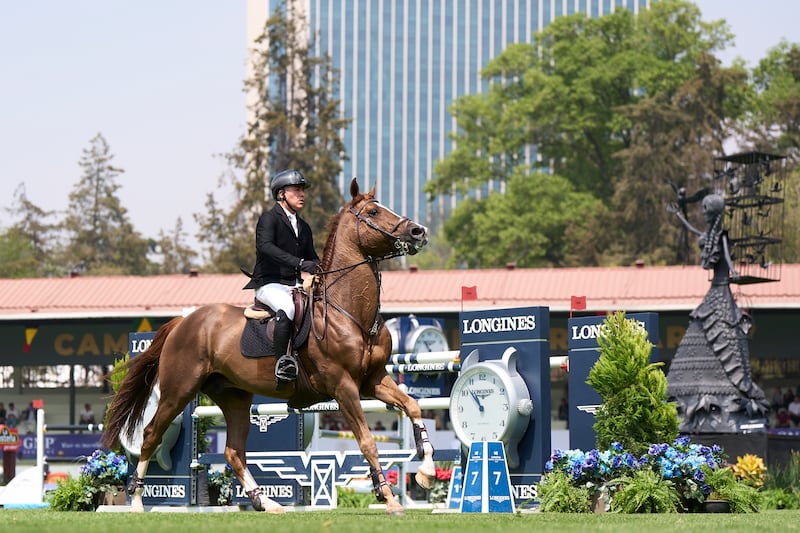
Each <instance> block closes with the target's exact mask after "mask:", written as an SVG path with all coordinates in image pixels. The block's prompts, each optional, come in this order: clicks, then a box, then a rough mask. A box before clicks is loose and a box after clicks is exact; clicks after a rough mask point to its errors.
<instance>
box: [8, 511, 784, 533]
mask: <svg viewBox="0 0 800 533" xmlns="http://www.w3.org/2000/svg"><path fill="white" fill-rule="evenodd" d="M0 531H3V532H8V531H14V532H16V531H30V532H32V533H41V532H50V531H59V532H64V531H80V532H81V533H111V532H116V531H120V532H123V531H124V532H125V533H137V532H143V533H145V532H146V533H151V532H152V533H156V532H158V533H161V532H170V531H174V532H180V533H198V532H200V531H203V532H205V531H211V532H214V533H225V532H231V533H234V532H235V533H245V532H246V533H255V532H266V533H283V532H314V533H317V532H319V533H328V532H330V533H335V532H341V533H362V532H363V533H381V532H386V533H389V532H391V533H398V532H408V533H448V532H453V533H466V532H471V531H475V532H478V531H480V532H487V531H502V533H516V532H519V533H531V532H532V531H545V532H547V533H551V532H553V531H575V532H581V533H583V532H587V531H591V532H595V531H609V532H611V531H613V532H614V533H627V532H630V533H662V532H671V531H674V532H676V533H678V532H679V533H690V532H695V531H696V532H702V533H709V532H712V531H725V532H729V531H742V532H745V531H746V532H748V533H751V532H753V531H757V532H758V533H763V532H765V531H780V532H788V531H800V511H764V512H761V513H757V514H726V515H719V514H674V515H663V514H662V515H622V514H595V515H579V514H558V513H530V514H528V513H526V514H515V515H510V514H509V515H506V514H432V513H431V512H430V511H429V510H426V511H420V510H410V511H407V512H406V514H405V516H386V515H384V514H383V512H382V511H379V510H370V509H337V510H333V511H313V512H288V513H286V514H284V515H278V516H275V515H267V514H263V513H256V512H253V511H244V512H235V513H144V514H135V515H134V514H130V513H76V512H57V511H52V510H47V509H41V510H23V509H4V510H0Z"/></svg>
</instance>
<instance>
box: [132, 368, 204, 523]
mask: <svg viewBox="0 0 800 533" xmlns="http://www.w3.org/2000/svg"><path fill="white" fill-rule="evenodd" d="M184 377H185V376H183V375H181V378H182V379H183V378H184ZM160 386H161V391H162V394H161V399H160V400H159V402H158V408H157V409H156V412H155V414H154V415H153V419H152V420H151V421H150V423H149V424H147V426H145V428H144V438H143V439H142V450H141V453H140V455H139V461H138V463H136V471H135V472H134V475H133V478H132V479H131V480H130V483H129V484H128V492H129V493H130V495H131V511H133V512H143V511H144V504H143V503H142V494H143V493H144V478H145V475H146V474H147V466H148V465H149V464H150V458H151V457H152V456H153V453H154V452H155V451H156V448H158V445H159V444H161V438H162V437H163V435H164V433H165V432H166V431H167V428H169V425H170V424H171V423H172V421H173V420H174V419H175V417H176V416H178V415H179V414H180V413H181V411H183V408H184V407H186V404H188V403H189V402H190V401H191V400H192V399H193V398H194V397H195V395H196V394H197V390H198V389H199V384H196V383H191V380H190V379H188V377H187V378H186V379H185V381H183V382H179V380H178V379H177V378H174V377H172V376H169V377H166V379H165V380H162V381H161V384H160ZM164 391H169V392H168V393H165V392H164Z"/></svg>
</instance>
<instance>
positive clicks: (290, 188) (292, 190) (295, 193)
mask: <svg viewBox="0 0 800 533" xmlns="http://www.w3.org/2000/svg"><path fill="white" fill-rule="evenodd" d="M283 199H284V201H285V202H286V206H287V207H288V208H289V209H291V210H292V211H295V212H297V211H300V210H301V209H303V206H304V205H305V199H306V190H305V187H303V186H301V185H287V186H286V187H285V188H284V189H283Z"/></svg>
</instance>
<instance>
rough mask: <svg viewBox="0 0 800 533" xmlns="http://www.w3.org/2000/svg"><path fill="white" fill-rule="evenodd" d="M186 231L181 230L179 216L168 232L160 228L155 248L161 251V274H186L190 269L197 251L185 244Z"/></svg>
mask: <svg viewBox="0 0 800 533" xmlns="http://www.w3.org/2000/svg"><path fill="white" fill-rule="evenodd" d="M186 236H187V235H186V232H185V231H183V220H182V219H181V217H178V219H177V220H176V221H175V227H174V228H173V229H172V231H171V232H170V233H165V232H164V230H161V231H160V232H159V234H158V242H157V243H155V245H156V248H157V249H158V251H159V252H160V253H161V267H160V268H159V273H161V274H187V273H188V272H189V270H191V268H192V265H193V262H194V260H196V259H197V255H198V254H197V252H195V251H194V250H192V249H191V248H190V247H189V246H188V245H186V243H185V240H186Z"/></svg>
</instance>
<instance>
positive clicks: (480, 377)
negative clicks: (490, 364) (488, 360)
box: [478, 372, 486, 381]
mask: <svg viewBox="0 0 800 533" xmlns="http://www.w3.org/2000/svg"><path fill="white" fill-rule="evenodd" d="M478 379H479V380H481V381H486V374H484V373H483V372H481V373H480V374H478Z"/></svg>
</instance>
